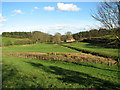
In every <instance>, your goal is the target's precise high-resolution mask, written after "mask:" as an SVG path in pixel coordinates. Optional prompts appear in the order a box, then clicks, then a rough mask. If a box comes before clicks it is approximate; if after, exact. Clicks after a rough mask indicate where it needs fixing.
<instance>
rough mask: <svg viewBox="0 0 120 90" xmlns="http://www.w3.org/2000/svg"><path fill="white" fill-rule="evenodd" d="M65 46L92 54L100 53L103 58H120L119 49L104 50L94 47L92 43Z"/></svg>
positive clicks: (67, 44)
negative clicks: (119, 55) (119, 56)
mask: <svg viewBox="0 0 120 90" xmlns="http://www.w3.org/2000/svg"><path fill="white" fill-rule="evenodd" d="M63 45H65V46H70V47H74V48H76V49H80V50H84V51H89V52H92V53H94V52H95V53H99V54H100V55H103V56H108V57H118V49H112V48H103V47H100V46H95V45H92V44H90V43H85V42H77V43H66V44H63Z"/></svg>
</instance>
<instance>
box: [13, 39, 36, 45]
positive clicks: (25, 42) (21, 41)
mask: <svg viewBox="0 0 120 90" xmlns="http://www.w3.org/2000/svg"><path fill="white" fill-rule="evenodd" d="M34 43H35V42H34V41H32V40H17V41H15V42H14V45H24V44H34Z"/></svg>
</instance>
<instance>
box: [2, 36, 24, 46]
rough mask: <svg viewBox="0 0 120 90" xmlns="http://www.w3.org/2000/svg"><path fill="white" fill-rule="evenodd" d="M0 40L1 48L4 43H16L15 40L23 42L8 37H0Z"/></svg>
mask: <svg viewBox="0 0 120 90" xmlns="http://www.w3.org/2000/svg"><path fill="white" fill-rule="evenodd" d="M0 39H1V40H2V46H4V43H5V42H7V41H9V40H10V41H11V42H12V43H14V41H16V40H24V39H18V38H10V37H0Z"/></svg>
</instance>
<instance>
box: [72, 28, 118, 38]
mask: <svg viewBox="0 0 120 90" xmlns="http://www.w3.org/2000/svg"><path fill="white" fill-rule="evenodd" d="M118 31H119V32H120V29H117V28H114V30H109V29H102V28H100V29H99V30H97V29H93V30H90V31H85V32H79V33H75V34H73V38H74V39H76V40H80V39H81V38H91V37H101V36H105V35H112V34H113V33H114V32H118Z"/></svg>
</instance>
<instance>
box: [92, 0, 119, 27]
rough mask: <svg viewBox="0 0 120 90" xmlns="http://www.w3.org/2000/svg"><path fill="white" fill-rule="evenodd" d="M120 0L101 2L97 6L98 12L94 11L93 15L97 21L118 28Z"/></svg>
mask: <svg viewBox="0 0 120 90" xmlns="http://www.w3.org/2000/svg"><path fill="white" fill-rule="evenodd" d="M119 11H120V1H119V0H109V2H107V1H106V0H104V2H101V3H100V5H99V6H98V7H97V12H96V13H94V12H92V14H91V16H92V17H93V18H94V19H96V20H97V21H99V22H101V23H102V24H103V25H104V26H105V27H106V28H108V29H113V28H118V27H119V25H120V21H119V18H120V13H119Z"/></svg>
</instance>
